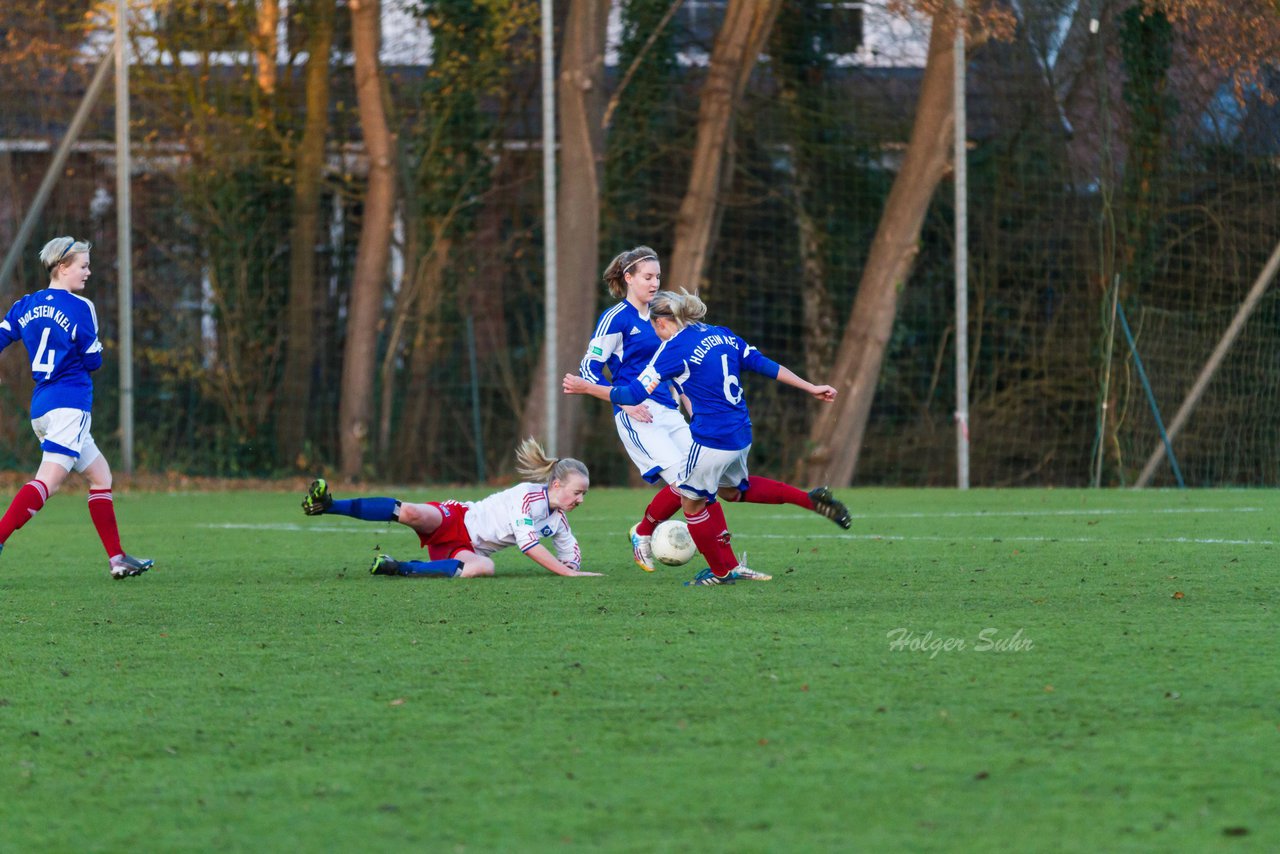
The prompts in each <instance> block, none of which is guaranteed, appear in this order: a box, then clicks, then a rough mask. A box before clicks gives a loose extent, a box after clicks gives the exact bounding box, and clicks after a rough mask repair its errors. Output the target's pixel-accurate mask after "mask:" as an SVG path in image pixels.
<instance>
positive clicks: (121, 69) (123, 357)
mask: <svg viewBox="0 0 1280 854" xmlns="http://www.w3.org/2000/svg"><path fill="white" fill-rule="evenodd" d="M127 11H128V9H127V6H126V4H125V0H116V247H117V250H116V251H117V254H118V256H119V258H118V260H117V262H116V263H117V265H118V268H117V273H118V275H119V297H118V301H119V310H120V467H121V469H122V470H123V471H124V472H125V473H126V474H132V473H133V240H132V227H133V216H132V207H133V202H132V197H131V195H130V187H129V170H130V163H129V53H128V50H127V49H126V46H127V42H128V19H127Z"/></svg>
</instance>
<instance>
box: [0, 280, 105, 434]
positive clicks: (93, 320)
mask: <svg viewBox="0 0 1280 854" xmlns="http://www.w3.org/2000/svg"><path fill="white" fill-rule="evenodd" d="M18 340H21V341H22V343H23V344H25V345H26V348H27V355H28V356H30V357H31V378H32V379H33V380H35V383H36V387H35V390H34V391H33V392H32V393H31V418H32V419H36V418H39V417H40V416H42V415H44V414H45V413H47V412H49V411H50V410H51V409H62V408H64V407H65V408H70V409H82V410H84V411H85V412H88V411H90V410H91V409H92V408H93V380H92V379H90V377H89V372H90V371H96V370H97V369H98V368H100V367H102V343H101V342H100V341H99V340H98V315H97V312H95V311H94V310H93V303H92V302H90V301H89V300H87V299H85V298H84V297H82V296H77V295H76V294H73V293H71V292H70V291H64V290H61V289H58V288H45V289H44V290H42V291H36V292H35V293H34V294H27V295H26V296H24V297H22V298H21V299H19V300H18V301H17V302H15V303H14V304H13V308H11V309H9V313H8V314H6V315H5V317H4V320H0V350H4V348H5V347H8V346H9V345H10V344H12V343H13V342H14V341H18Z"/></svg>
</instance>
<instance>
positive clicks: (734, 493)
mask: <svg viewBox="0 0 1280 854" xmlns="http://www.w3.org/2000/svg"><path fill="white" fill-rule="evenodd" d="M716 494H717V495H719V496H720V497H721V498H722V499H724V500H725V501H741V500H742V490H741V489H738V488H736V487H733V486H722V487H720V489H718V490H717V491H716Z"/></svg>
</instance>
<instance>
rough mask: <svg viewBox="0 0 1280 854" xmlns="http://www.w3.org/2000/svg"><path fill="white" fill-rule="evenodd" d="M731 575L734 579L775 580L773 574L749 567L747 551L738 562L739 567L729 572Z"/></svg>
mask: <svg viewBox="0 0 1280 854" xmlns="http://www.w3.org/2000/svg"><path fill="white" fill-rule="evenodd" d="M729 577H730V578H732V579H733V580H734V581H773V576H772V575H769V574H768V573H765V572H756V571H755V570H754V569H747V554H746V552H743V553H742V562H741V563H739V564H738V567H737V569H735V570H734V571H733V572H731V573H729Z"/></svg>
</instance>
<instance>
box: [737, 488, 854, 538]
mask: <svg viewBox="0 0 1280 854" xmlns="http://www.w3.org/2000/svg"><path fill="white" fill-rule="evenodd" d="M720 497H721V498H722V499H723V500H725V501H742V502H745V503H748V504H794V505H795V506H796V507H801V508H803V509H805V510H811V511H813V512H814V513H817V514H819V515H820V516H825V517H826V518H828V519H830V520H831V521H832V522H835V523H836V524H837V525H839V526H840V527H841V528H848V527H849V526H850V525H851V524H852V520H851V518H850V516H849V508H848V507H846V506H845V505H844V503H843V502H841V501H840V500H839V499H837V498H836V497H835V496H834V495H832V493H831V490H830V489H829V488H827V487H825V486H819V487H817V488H816V489H811V490H809V491H808V492H805V491H804V490H803V489H800V488H799V487H795V486H792V485H791V484H789V483H783V482H782V481H780V480H770V479H769V478H767V477H758V476H755V475H752V476H751V477H749V478H747V483H746V485H745V486H744V488H742V489H738V488H736V487H724V488H722V489H721V490H720Z"/></svg>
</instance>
